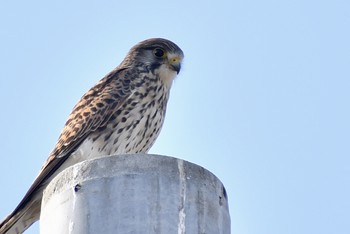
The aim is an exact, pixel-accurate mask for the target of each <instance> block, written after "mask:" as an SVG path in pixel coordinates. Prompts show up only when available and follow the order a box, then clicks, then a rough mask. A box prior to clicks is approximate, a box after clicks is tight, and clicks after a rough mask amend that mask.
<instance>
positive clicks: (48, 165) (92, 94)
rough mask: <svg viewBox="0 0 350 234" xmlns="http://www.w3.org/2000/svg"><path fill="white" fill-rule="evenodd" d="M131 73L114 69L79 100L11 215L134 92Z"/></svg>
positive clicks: (103, 124)
mask: <svg viewBox="0 0 350 234" xmlns="http://www.w3.org/2000/svg"><path fill="white" fill-rule="evenodd" d="M129 73H130V70H126V69H120V70H114V71H112V72H111V73H110V74H108V75H107V76H106V77H104V78H103V79H102V80H101V81H100V82H99V83H97V84H96V85H95V86H94V87H92V88H91V89H90V90H89V91H88V92H87V93H86V94H85V95H84V96H83V97H82V98H81V99H80V101H79V102H78V103H77V105H76V106H75V107H74V108H73V111H72V113H71V114H70V116H69V118H68V120H67V122H66V124H65V126H64V128H63V130H62V133H61V135H60V137H59V139H58V142H57V144H56V146H55V148H54V150H53V151H52V153H51V154H50V156H49V158H48V159H47V161H46V162H45V164H44V165H43V167H42V168H41V171H40V173H39V175H38V176H37V178H36V179H35V181H34V182H33V184H32V186H31V187H30V188H29V190H28V192H27V193H26V195H25V196H24V198H23V199H22V201H21V202H20V204H19V205H18V206H17V208H16V209H15V210H14V211H13V213H12V214H14V213H16V212H17V211H18V210H21V209H22V208H23V207H24V206H25V205H26V203H27V202H28V201H30V199H31V197H32V196H33V195H34V194H35V192H36V191H37V190H38V189H39V188H40V187H41V186H42V184H43V182H44V181H45V180H46V179H48V178H49V177H50V176H51V175H52V174H53V173H54V172H55V171H56V169H57V168H58V167H60V166H61V165H62V164H63V162H64V161H65V160H66V159H67V157H68V156H69V155H70V154H71V153H72V152H73V151H74V150H75V149H76V148H77V147H78V146H79V145H80V144H81V143H82V141H84V139H86V137H87V136H88V135H89V134H90V133H91V132H93V131H95V130H96V129H98V128H101V127H104V126H105V125H106V123H107V122H108V120H109V119H110V118H111V116H112V115H113V114H114V113H115V112H116V111H117V110H118V109H119V108H120V107H121V106H122V105H123V103H124V102H125V100H127V99H128V97H129V96H130V95H131V92H132V85H131V82H130V74H129ZM133 75H135V74H133Z"/></svg>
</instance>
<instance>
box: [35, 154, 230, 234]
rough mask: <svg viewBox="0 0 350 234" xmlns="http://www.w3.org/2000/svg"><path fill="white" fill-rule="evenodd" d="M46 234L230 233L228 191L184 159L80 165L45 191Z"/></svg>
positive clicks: (136, 158) (119, 159)
mask: <svg viewBox="0 0 350 234" xmlns="http://www.w3.org/2000/svg"><path fill="white" fill-rule="evenodd" d="M40 233H41V234H62V233H73V234H78V233H79V234H96V233H104V234H109V233H120V234H124V233H166V234H172V233H174V234H175V233H176V234H182V233H196V234H197V233H207V234H211V233H213V234H219V233H222V234H227V233H230V216H229V210H228V203H227V195H226V191H225V189H224V187H223V185H222V183H221V182H220V181H219V180H218V178H216V176H215V175H213V174H212V173H211V172H209V171H208V170H206V169H204V168H202V167H200V166H198V165H195V164H193V163H189V162H186V161H183V160H180V159H176V158H172V157H166V156H159V155H149V154H135V155H118V156H108V157H103V158H99V159H93V160H88V161H84V162H82V163H79V164H76V165H74V166H72V167H69V168H67V169H66V170H64V171H63V172H62V173H60V174H59V175H58V176H57V177H56V178H55V179H54V180H53V181H52V182H51V183H50V184H49V185H48V187H47V188H46V189H45V191H44V197H43V201H42V209H41V217H40Z"/></svg>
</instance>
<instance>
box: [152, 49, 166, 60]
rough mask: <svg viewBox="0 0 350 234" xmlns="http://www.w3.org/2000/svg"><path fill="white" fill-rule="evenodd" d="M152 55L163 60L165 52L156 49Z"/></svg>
mask: <svg viewBox="0 0 350 234" xmlns="http://www.w3.org/2000/svg"><path fill="white" fill-rule="evenodd" d="M153 54H154V55H155V56H156V57H157V58H163V57H164V55H165V51H164V50H163V49H161V48H156V49H154V50H153Z"/></svg>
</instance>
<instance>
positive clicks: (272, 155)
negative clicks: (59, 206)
mask: <svg viewBox="0 0 350 234" xmlns="http://www.w3.org/2000/svg"><path fill="white" fill-rule="evenodd" d="M349 12H350V2H349V1H345V0H334V1H330V0H328V1H323V0H321V1H316V0H309V1H302V0H296V1H277V0H267V1H256V0H248V1H242V0H238V1H235V0H234V1H229V0H227V1H224V0H218V1H196V2H195V1H183V0H180V1H177V2H169V1H124V2H120V1H105V0H102V1H91V0H87V1H79V0H78V1H57V2H52V1H50V2H49V1H36V0H34V1H7V0H6V1H1V2H0V29H1V30H0V68H1V69H0V82H1V87H2V90H1V92H0V100H2V108H1V113H2V114H1V115H0V129H1V130H2V134H1V135H0V142H1V150H2V153H1V156H0V157H1V160H2V161H1V163H0V185H1V193H0V219H2V218H3V217H5V216H6V215H7V214H8V213H9V212H11V210H12V209H14V208H15V206H16V205H17V204H18V202H19V201H20V200H21V198H22V197H23V195H24V194H25V192H26V190H27V189H28V188H29V186H30V184H31V183H32V181H33V180H34V178H35V177H36V175H37V173H38V171H39V169H40V167H41V166H42V164H43V163H44V161H45V160H46V157H47V156H48V154H49V152H50V151H51V149H52V148H53V146H54V144H55V143H56V140H57V137H58V135H59V133H60V131H61V128H62V127H63V124H64V122H65V121H66V118H67V117H68V115H69V113H70V111H71V109H72V108H73V106H74V104H75V103H76V102H77V101H78V99H79V98H80V97H81V96H82V95H83V94H84V93H85V92H86V91H87V90H88V89H89V88H90V87H91V86H92V85H94V84H95V83H96V82H97V81H98V80H99V79H100V78H102V77H103V76H104V75H105V74H106V73H108V72H109V71H110V70H112V69H113V68H114V67H116V66H117V65H118V64H119V63H120V62H121V60H122V59H123V58H124V56H125V55H126V53H127V52H128V50H129V49H130V47H132V46H133V45H134V44H136V43H137V42H139V41H142V40H144V39H147V38H150V37H164V38H167V39H170V40H172V41H174V42H175V43H176V44H178V45H179V46H180V47H181V48H182V50H183V51H184V53H185V60H184V64H183V69H182V71H181V73H180V75H179V76H178V78H177V79H176V80H175V82H174V84H173V87H172V91H171V96H170V101H169V104H168V110H167V116H166V120H165V124H164V126H163V130H162V133H161V135H160V136H159V138H158V140H157V142H156V144H155V145H154V147H153V148H152V150H151V151H150V153H156V154H163V155H169V156H174V157H178V158H181V159H184V160H187V161H190V162H193V163H196V164H198V165H201V166H203V167H205V168H206V169H208V170H210V171H211V172H212V173H214V174H215V175H216V176H217V177H218V178H219V179H220V180H221V181H222V182H223V184H224V185H225V187H226V190H227V193H228V196H229V206H230V215H231V226H232V227H231V230H232V233H233V234H281V233H283V234H286V233H289V234H296V233H297V234H310V233H317V234H333V233H336V234H349V233H350V170H349V168H350V159H349V157H350V144H349V140H350V137H349V134H350V123H349V119H350V110H349V100H350V45H349V42H350V30H349V25H350V14H349ZM27 233H29V234H30V233H38V225H35V226H33V227H32V228H31V229H29V230H28V232H27Z"/></svg>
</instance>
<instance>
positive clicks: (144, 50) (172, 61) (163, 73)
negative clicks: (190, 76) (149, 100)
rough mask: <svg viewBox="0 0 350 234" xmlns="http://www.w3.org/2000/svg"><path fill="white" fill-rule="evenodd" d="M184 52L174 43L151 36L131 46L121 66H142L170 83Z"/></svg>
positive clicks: (178, 68)
mask: <svg viewBox="0 0 350 234" xmlns="http://www.w3.org/2000/svg"><path fill="white" fill-rule="evenodd" d="M183 58H184V54H183V52H182V50H181V49H180V47H178V46H177V45H176V44H175V43H173V42H171V41H169V40H166V39H162V38H152V39H148V40H145V41H141V42H140V43H138V44H137V45H135V46H134V47H132V48H131V49H130V51H129V53H128V55H127V56H126V57H125V59H124V61H123V62H122V64H121V66H122V67H141V68H142V67H143V68H147V70H149V71H151V72H152V73H154V74H156V75H158V76H159V77H160V79H161V80H162V81H163V82H164V83H165V84H169V85H171V83H172V81H173V79H174V78H175V76H176V75H177V74H178V73H179V72H180V69H181V62H182V60H183Z"/></svg>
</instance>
